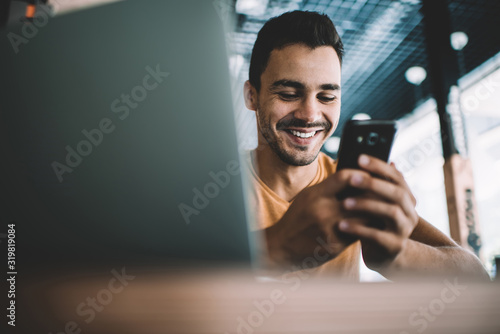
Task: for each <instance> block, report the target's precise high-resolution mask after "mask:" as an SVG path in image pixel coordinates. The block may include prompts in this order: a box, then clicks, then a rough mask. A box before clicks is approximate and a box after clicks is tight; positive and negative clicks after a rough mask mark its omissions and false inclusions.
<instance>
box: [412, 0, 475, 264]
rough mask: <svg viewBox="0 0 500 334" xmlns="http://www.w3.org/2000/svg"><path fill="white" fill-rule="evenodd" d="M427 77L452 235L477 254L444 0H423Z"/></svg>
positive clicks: (454, 58) (455, 65)
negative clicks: (459, 137)
mask: <svg viewBox="0 0 500 334" xmlns="http://www.w3.org/2000/svg"><path fill="white" fill-rule="evenodd" d="M422 11H423V14H424V23H425V36H426V41H427V55H428V60H429V77H430V79H431V83H432V94H433V95H434V98H435V100H436V105H437V112H438V114H439V121H440V125H441V139H442V144H443V156H444V159H445V163H444V166H443V170H444V178H445V187H446V199H447V204H448V216H449V224H450V234H451V237H452V238H453V239H454V240H455V241H456V242H457V243H458V244H460V245H461V246H463V247H465V248H467V249H469V250H471V251H473V252H474V253H475V254H476V255H478V256H480V251H481V239H480V233H479V225H478V223H477V206H476V200H475V195H474V181H473V178H472V167H471V163H470V160H469V159H468V158H467V156H466V152H459V151H458V150H457V146H456V142H455V139H456V138H455V135H462V136H463V132H462V131H454V126H453V121H454V119H453V118H452V115H451V114H450V111H451V104H452V103H459V102H458V101H457V100H456V99H457V97H456V96H454V97H453V98H452V99H450V95H451V94H450V93H451V92H452V91H454V89H453V87H454V86H457V81H458V78H459V73H460V71H459V67H458V59H457V55H456V53H455V51H454V50H453V49H452V48H451V44H450V34H451V22H450V14H449V11H448V2H447V1H446V0H423V2H422Z"/></svg>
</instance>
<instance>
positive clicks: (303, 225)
mask: <svg viewBox="0 0 500 334" xmlns="http://www.w3.org/2000/svg"><path fill="white" fill-rule="evenodd" d="M351 173H352V170H342V171H339V172H337V173H334V174H332V175H330V176H329V177H328V178H327V179H325V180H324V181H323V182H321V183H319V184H317V185H314V186H311V187H308V188H306V189H304V190H302V191H301V192H300V193H299V194H298V195H297V197H296V198H295V199H294V201H293V203H292V204H291V205H290V207H289V208H288V210H287V212H286V213H285V214H284V215H283V217H282V218H281V219H280V220H279V221H278V222H277V223H276V224H274V225H273V226H271V227H269V228H266V229H265V230H264V233H265V238H266V241H267V250H268V259H267V260H268V263H267V266H268V267H271V268H288V267H291V266H294V267H297V266H298V267H300V268H302V267H303V264H304V261H306V259H308V258H312V259H315V260H316V261H315V262H314V263H318V265H321V264H323V263H325V262H327V261H329V260H331V259H333V258H335V257H336V256H337V255H339V254H340V253H341V252H342V251H343V250H344V249H345V248H346V247H347V246H349V245H350V244H351V243H353V242H354V241H356V240H355V239H353V238H352V237H350V236H348V235H347V234H344V233H342V232H340V231H339V230H338V227H337V225H338V223H339V222H340V221H341V220H342V219H344V218H345V217H346V212H345V210H344V209H343V207H342V205H341V201H340V200H339V199H338V198H337V197H338V195H339V194H340V193H341V192H342V191H343V190H345V189H346V188H347V187H348V186H349V180H350V178H351ZM352 219H353V218H350V220H351V221H352ZM359 219H360V220H361V218H359ZM307 262H308V263H309V262H313V261H307Z"/></svg>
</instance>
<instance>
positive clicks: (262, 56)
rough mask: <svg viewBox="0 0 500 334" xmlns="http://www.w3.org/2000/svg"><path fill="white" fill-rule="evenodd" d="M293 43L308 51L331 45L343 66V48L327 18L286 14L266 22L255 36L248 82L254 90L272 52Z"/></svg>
mask: <svg viewBox="0 0 500 334" xmlns="http://www.w3.org/2000/svg"><path fill="white" fill-rule="evenodd" d="M292 44H305V45H307V46H308V47H310V48H311V49H315V48H317V47H319V46H331V47H333V49H334V50H335V52H337V56H338V57H339V60H340V63H341V64H342V56H343V54H344V46H343V44H342V40H341V39H340V36H339V34H338V33H337V30H336V29H335V25H334V24H333V22H332V21H331V20H330V18H329V17H328V16H327V15H325V14H320V13H316V12H308V11H299V10H296V11H293V12H287V13H284V14H282V15H280V16H277V17H273V18H272V19H270V20H269V21H267V22H266V24H264V26H263V27H262V29H260V31H259V34H258V35H257V40H256V41H255V44H254V46H253V50H252V58H251V59H250V71H249V80H250V83H251V84H252V86H254V87H255V89H257V91H259V90H260V85H261V82H260V76H261V75H262V73H263V72H264V70H265V69H266V67H267V63H268V61H269V57H270V55H271V52H272V51H273V50H275V49H278V50H279V49H282V48H284V47H286V46H289V45H292Z"/></svg>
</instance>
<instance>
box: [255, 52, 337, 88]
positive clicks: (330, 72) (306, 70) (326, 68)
mask: <svg viewBox="0 0 500 334" xmlns="http://www.w3.org/2000/svg"><path fill="white" fill-rule="evenodd" d="M261 79H263V82H262V83H263V84H264V83H265V84H267V85H269V86H270V85H273V86H276V84H277V83H278V84H279V83H283V82H286V81H288V82H290V83H300V84H302V85H304V86H315V87H316V86H324V85H331V86H333V87H335V88H338V87H339V86H340V61H339V58H338V56H337V53H336V52H335V50H334V49H333V48H332V47H330V46H320V47H317V48H314V49H312V48H309V47H308V46H306V45H303V44H294V45H290V46H287V47H284V48H282V49H275V50H273V51H272V52H271V55H270V57H269V62H268V64H267V66H266V69H265V70H264V72H263V73H262V77H261Z"/></svg>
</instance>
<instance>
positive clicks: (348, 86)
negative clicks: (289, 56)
mask: <svg viewBox="0 0 500 334" xmlns="http://www.w3.org/2000/svg"><path fill="white" fill-rule="evenodd" d="M421 7H422V5H421V1H418V0H399V1H389V0H350V1H347V0H346V1H342V0H303V1H300V0H289V1H280V0H270V1H269V4H268V10H267V12H266V14H265V15H263V16H262V17H256V16H251V17H249V16H244V15H240V16H239V17H238V21H237V22H238V23H237V27H236V29H235V33H233V34H232V35H231V36H232V41H233V45H234V49H235V50H236V52H237V53H239V54H241V55H242V56H243V57H244V58H245V59H246V61H247V64H246V65H245V66H243V67H242V68H243V69H244V70H248V61H249V59H250V54H251V50H252V46H253V43H254V41H255V38H256V33H257V32H258V31H259V29H260V28H261V27H262V25H263V24H264V22H265V21H267V20H268V19H269V18H270V17H273V16H276V15H279V14H281V13H284V12H286V11H289V10H295V9H301V10H310V11H318V12H322V13H325V14H327V15H329V17H330V18H331V19H332V21H333V22H334V23H335V25H336V26H337V28H338V31H339V34H340V35H341V37H342V40H343V42H344V46H345V50H346V54H345V58H344V63H343V68H342V72H343V73H342V81H343V82H342V116H341V122H340V124H339V129H341V128H342V125H343V123H344V122H345V121H346V120H348V119H350V118H351V117H352V116H353V115H354V114H356V113H367V114H369V115H371V117H372V118H392V119H397V118H401V117H402V116H404V115H405V114H407V113H409V112H411V111H412V110H413V109H414V108H415V106H416V104H417V103H418V102H419V101H420V102H422V101H423V100H424V99H426V98H428V97H429V96H430V83H429V79H426V80H425V81H424V82H423V83H422V84H421V86H419V87H414V86H412V85H411V84H409V83H408V82H407V81H406V80H405V77H404V73H405V71H406V70H407V69H408V68H409V67H411V66H415V65H419V66H422V67H424V68H426V67H427V56H426V44H425V39H424V32H423V17H422V13H421ZM449 9H450V14H451V18H452V30H453V31H463V32H465V33H466V34H467V35H468V36H469V43H468V45H467V46H466V47H465V49H464V50H463V54H462V55H461V57H462V60H463V65H464V66H463V67H464V69H465V72H469V71H471V70H473V69H474V68H476V67H477V66H479V65H481V64H482V63H483V62H484V61H486V60H488V59H489V58H491V57H492V56H494V55H495V54H497V53H498V52H500V24H499V19H498V18H499V17H500V1H496V0H450V1H449ZM339 131H340V130H338V131H337V132H336V134H338V133H339Z"/></svg>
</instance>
